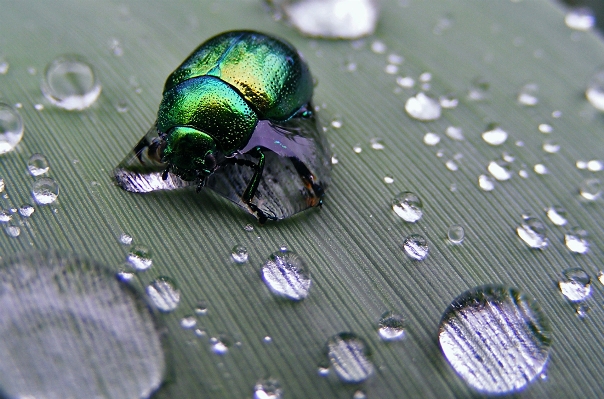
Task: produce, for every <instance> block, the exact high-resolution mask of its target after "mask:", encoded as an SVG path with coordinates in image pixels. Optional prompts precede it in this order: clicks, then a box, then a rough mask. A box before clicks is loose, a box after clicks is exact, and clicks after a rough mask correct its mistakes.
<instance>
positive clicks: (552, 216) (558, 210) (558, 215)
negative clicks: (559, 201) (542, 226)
mask: <svg viewBox="0 0 604 399" xmlns="http://www.w3.org/2000/svg"><path fill="white" fill-rule="evenodd" d="M545 214H546V215H547V217H548V218H549V220H550V221H551V222H552V223H553V224H555V225H556V226H564V225H565V224H566V223H568V220H567V219H566V209H564V208H562V207H561V206H558V205H553V206H550V207H548V208H545Z"/></svg>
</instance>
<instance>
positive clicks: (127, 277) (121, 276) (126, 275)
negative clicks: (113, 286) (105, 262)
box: [115, 270, 134, 283]
mask: <svg viewBox="0 0 604 399" xmlns="http://www.w3.org/2000/svg"><path fill="white" fill-rule="evenodd" d="M115 275H116V276H117V278H118V280H120V281H123V282H124V283H128V282H130V281H132V279H133V278H134V273H131V272H127V271H125V270H120V271H119V272H117V273H116V274H115Z"/></svg>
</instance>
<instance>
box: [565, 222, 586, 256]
mask: <svg viewBox="0 0 604 399" xmlns="http://www.w3.org/2000/svg"><path fill="white" fill-rule="evenodd" d="M564 243H565V244H566V248H568V249H569V250H571V251H572V252H574V253H576V254H586V253H587V252H588V251H589V241H587V231H585V230H583V229H582V228H580V227H573V228H572V229H570V230H569V231H567V232H566V233H564Z"/></svg>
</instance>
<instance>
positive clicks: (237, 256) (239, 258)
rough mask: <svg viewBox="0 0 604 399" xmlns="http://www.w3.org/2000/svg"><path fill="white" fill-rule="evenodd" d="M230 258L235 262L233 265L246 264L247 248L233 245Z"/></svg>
mask: <svg viewBox="0 0 604 399" xmlns="http://www.w3.org/2000/svg"><path fill="white" fill-rule="evenodd" d="M231 258H232V259H233V260H234V261H235V263H239V264H242V263H245V262H247V258H248V252H247V248H246V247H244V246H243V245H235V246H234V247H233V249H232V250H231Z"/></svg>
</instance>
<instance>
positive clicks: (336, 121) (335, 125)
mask: <svg viewBox="0 0 604 399" xmlns="http://www.w3.org/2000/svg"><path fill="white" fill-rule="evenodd" d="M342 125H343V123H342V121H341V120H339V119H334V120H333V121H331V126H332V127H333V128H334V129H339V128H341V127H342Z"/></svg>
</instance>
